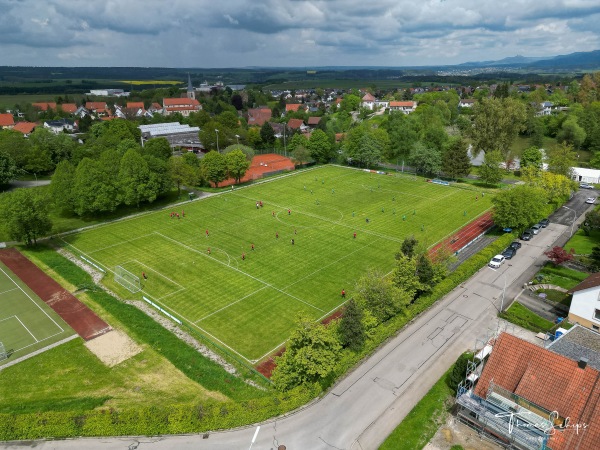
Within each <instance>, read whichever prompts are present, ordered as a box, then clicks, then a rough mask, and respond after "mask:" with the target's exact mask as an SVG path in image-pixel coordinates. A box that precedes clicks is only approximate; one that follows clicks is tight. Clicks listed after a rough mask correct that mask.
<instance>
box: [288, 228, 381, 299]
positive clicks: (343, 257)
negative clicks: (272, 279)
mask: <svg viewBox="0 0 600 450" xmlns="http://www.w3.org/2000/svg"><path fill="white" fill-rule="evenodd" d="M379 239H381V238H379ZM375 242H377V240H374V241H373V242H371V243H369V244H367V245H363V246H362V247H359V248H357V249H356V250H354V251H352V252H350V253H348V254H346V255H344V256H342V257H341V258H338V259H336V260H335V261H331V262H330V263H329V264H327V265H325V266H322V267H320V268H319V269H318V270H315V271H314V272H311V273H309V274H307V275H305V276H303V277H302V278H299V279H297V280H296V281H294V282H293V283H291V284H288V285H287V286H285V287H284V288H283V289H288V288H290V287H292V286H294V285H295V284H297V283H300V282H301V281H302V280H305V279H306V278H309V277H312V276H313V275H314V274H316V273H319V272H321V271H322V270H323V269H326V268H327V267H330V266H333V265H334V264H337V263H338V262H340V261H342V260H344V259H346V258H347V257H348V256H350V255H353V254H354V253H356V252H359V251H361V250H363V249H365V248H367V247H370V246H371V244H373V243H375Z"/></svg>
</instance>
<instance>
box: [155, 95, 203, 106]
mask: <svg viewBox="0 0 600 450" xmlns="http://www.w3.org/2000/svg"><path fill="white" fill-rule="evenodd" d="M163 105H165V106H166V107H169V106H188V107H195V106H199V105H200V102H199V101H198V100H196V99H195V98H187V97H182V98H164V99H163Z"/></svg>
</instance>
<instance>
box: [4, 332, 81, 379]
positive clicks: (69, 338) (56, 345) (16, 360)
mask: <svg viewBox="0 0 600 450" xmlns="http://www.w3.org/2000/svg"><path fill="white" fill-rule="evenodd" d="M57 334H60V333H57ZM54 336H56V335H52V336H50V337H54ZM50 337H48V338H46V339H49V338H50ZM77 338H79V336H78V335H77V334H72V335H71V336H68V337H66V338H65V339H62V340H60V341H58V342H55V343H53V344H50V345H48V346H46V347H43V348H40V349H39V350H36V351H34V352H31V353H29V354H27V355H23V356H21V357H20V358H17V359H13V360H11V361H10V362H8V363H6V364H3V365H0V370H2V369H6V368H7V367H10V366H14V365H15V364H17V363H20V362H21V361H24V360H26V359H29V358H33V357H34V356H36V355H39V354H40V353H44V352H45V351H48V350H50V349H53V348H54V347H58V346H59V345H62V344H65V343H67V342H69V341H72V340H73V339H77ZM44 340H45V339H42V340H41V341H40V342H43V341H44ZM31 345H35V344H31ZM27 347H29V345H28V346H27ZM27 347H23V348H20V349H18V350H15V352H17V351H20V350H23V349H25V348H27Z"/></svg>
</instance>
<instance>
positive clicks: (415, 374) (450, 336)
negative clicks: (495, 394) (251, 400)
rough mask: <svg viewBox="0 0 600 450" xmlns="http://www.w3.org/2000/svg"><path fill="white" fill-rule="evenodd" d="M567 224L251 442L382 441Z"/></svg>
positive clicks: (136, 442) (70, 445)
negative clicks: (322, 395)
mask: <svg viewBox="0 0 600 450" xmlns="http://www.w3.org/2000/svg"><path fill="white" fill-rule="evenodd" d="M569 225H570V224H569ZM568 231H569V226H566V225H561V224H556V223H551V224H550V226H549V227H548V228H546V229H545V230H544V231H542V232H541V233H540V234H539V235H538V236H536V237H535V238H534V239H533V240H532V241H530V242H527V243H524V245H523V247H522V248H521V249H520V250H519V253H518V255H517V256H516V257H515V258H513V259H512V260H511V261H509V263H507V264H505V265H504V266H502V267H501V268H500V269H499V270H492V269H490V268H488V267H484V268H482V269H481V270H480V271H479V272H478V273H477V274H476V275H475V276H474V277H472V278H471V279H470V280H468V281H467V282H466V283H464V284H463V285H461V286H459V287H457V288H456V289H455V290H454V291H453V292H451V293H450V294H449V295H448V296H446V298H445V299H443V300H442V301H440V302H438V303H437V304H436V305H435V306H434V307H432V308H431V309H430V310H429V311H427V312H426V313H424V314H422V315H421V316H419V317H418V318H416V319H415V320H414V321H413V323H412V324H410V325H409V326H407V327H406V328H404V329H403V330H402V331H401V332H400V333H399V334H398V335H397V336H396V337H395V338H394V339H392V340H391V341H389V342H388V343H387V345H385V346H383V347H382V348H381V349H380V350H379V351H378V352H377V353H376V354H374V355H373V356H372V357H371V358H369V359H368V360H367V361H365V362H364V363H363V364H361V365H360V366H359V367H357V368H356V369H355V370H354V371H353V372H352V373H350V374H349V375H348V376H347V377H346V378H344V379H343V380H341V381H340V382H339V383H338V384H337V385H336V386H335V387H334V388H333V389H331V391H330V392H328V393H327V394H326V395H325V396H324V397H323V398H322V399H320V400H319V401H315V402H313V403H312V404H310V405H308V406H306V407H305V408H303V409H302V410H300V411H297V412H295V413H293V414H291V415H289V416H287V417H283V418H279V419H278V420H271V421H268V422H266V423H263V424H261V429H260V432H259V433H258V437H257V440H256V442H255V443H254V444H253V445H252V449H254V450H271V449H273V450H274V449H277V447H278V446H279V445H285V446H286V447H287V449H288V450H305V449H310V450H332V449H338V450H341V449H343V450H366V449H376V448H377V447H378V446H379V445H380V443H381V442H382V440H383V439H385V437H386V436H388V435H389V433H390V432H391V431H392V430H393V429H394V428H395V427H396V426H397V424H398V423H399V422H400V421H401V420H402V419H403V418H404V416H405V415H406V414H407V413H408V412H409V411H410V409H411V408H412V407H413V406H414V405H415V404H416V402H417V401H418V400H419V399H420V398H421V397H422V396H423V395H424V394H425V393H426V392H427V391H428V390H429V389H430V388H431V386H432V385H433V384H434V383H435V382H436V381H437V379H438V378H439V377H440V376H441V374H442V373H444V371H446V370H447V368H448V367H449V366H450V365H451V364H452V363H453V362H454V361H455V360H456V358H457V357H458V356H459V355H460V354H461V353H462V352H463V351H465V350H467V349H472V348H473V347H474V346H475V344H476V341H477V340H478V339H485V338H486V336H488V335H489V334H491V333H494V332H496V331H497V330H498V329H499V327H502V326H504V325H502V323H500V322H499V321H498V320H497V319H496V313H497V311H498V310H499V308H500V306H501V304H504V306H505V307H506V306H507V304H508V303H509V299H512V298H514V297H515V296H516V295H517V294H518V293H519V292H520V290H521V286H522V285H523V283H524V282H525V281H527V280H528V279H530V278H531V276H532V275H533V274H534V273H535V272H536V271H537V270H539V266H540V265H541V264H542V262H543V258H544V257H543V256H542V257H541V258H540V255H542V252H543V251H544V250H546V249H547V248H548V247H549V246H550V245H552V244H553V243H554V242H555V241H556V240H557V239H558V238H559V236H560V235H562V234H563V233H565V232H567V234H568ZM505 286H506V290H505ZM504 290H505V295H503V291H504ZM509 327H510V325H509ZM528 337H530V336H528ZM254 432H255V427H248V428H245V429H238V430H232V431H225V432H216V433H210V434H209V435H208V437H207V438H204V437H203V436H202V435H193V436H169V437H160V438H101V439H77V440H66V441H37V442H31V443H24V442H21V443H18V444H17V443H15V444H14V445H12V444H4V445H0V448H4V449H17V448H19V449H22V448H34V447H35V448H36V449H40V450H64V449H81V448H85V449H102V450H105V449H108V450H113V449H115V450H116V449H153V450H154V449H160V450H163V449H173V448H177V449H182V450H188V449H190V450H191V449H201V450H205V449H206V450H224V449H227V450H236V449H247V448H249V446H250V442H251V439H252V437H253V435H254Z"/></svg>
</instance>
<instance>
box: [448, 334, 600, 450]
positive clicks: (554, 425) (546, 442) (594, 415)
mask: <svg viewBox="0 0 600 450" xmlns="http://www.w3.org/2000/svg"><path fill="white" fill-rule="evenodd" d="M561 339H562V338H561ZM490 353H491V354H490ZM487 354H490V355H489V357H487V356H486V355H487ZM486 360H487V361H486ZM466 375H467V376H466V378H465V380H464V382H463V383H461V385H460V386H459V392H458V394H457V404H458V406H459V409H458V417H459V419H460V420H462V421H464V422H467V423H468V424H470V425H471V426H472V427H474V428H476V429H479V430H480V431H481V432H482V433H485V434H486V435H487V436H489V437H492V438H493V439H495V440H497V441H499V442H501V443H502V444H504V445H511V448H517V449H526V450H542V449H548V450H592V449H596V448H598V443H599V442H600V372H599V371H598V370H597V369H596V368H594V367H592V366H591V365H590V364H589V363H588V360H587V359H586V358H585V357H577V359H573V358H572V357H566V356H564V355H561V354H558V353H555V352H553V351H551V350H548V349H545V348H542V347H540V346H538V345H536V344H533V343H531V342H527V341H525V340H523V339H520V338H517V337H515V336H512V335H510V334H507V333H502V334H500V336H499V337H498V338H497V339H496V340H495V342H494V341H493V340H492V341H490V342H489V343H488V345H486V346H485V347H483V348H482V349H481V351H480V352H479V353H478V354H477V355H476V356H475V358H474V359H473V361H472V363H471V364H469V367H468V369H467V374H466Z"/></svg>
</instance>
